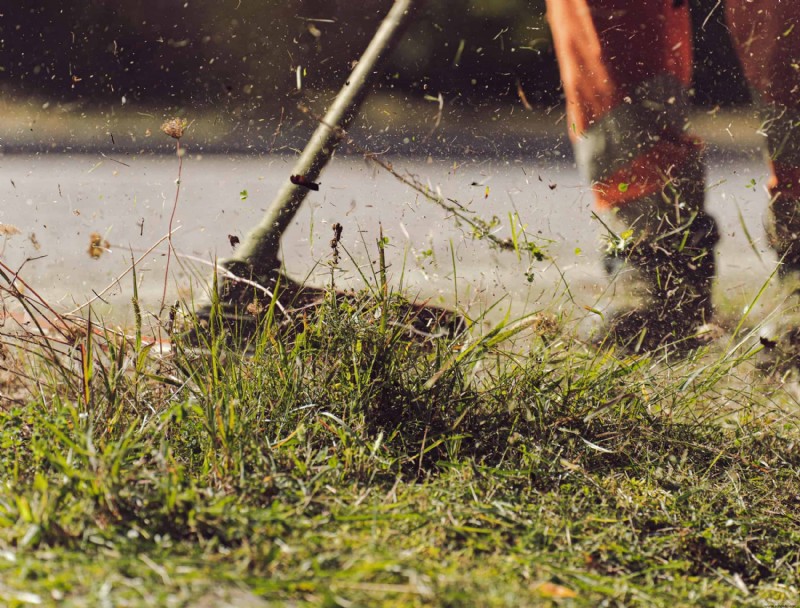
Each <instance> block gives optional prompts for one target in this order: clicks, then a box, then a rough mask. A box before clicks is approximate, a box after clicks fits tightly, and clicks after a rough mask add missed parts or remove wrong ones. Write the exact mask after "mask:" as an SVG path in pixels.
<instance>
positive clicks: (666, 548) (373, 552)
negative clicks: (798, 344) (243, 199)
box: [0, 284, 800, 606]
mask: <svg viewBox="0 0 800 608" xmlns="http://www.w3.org/2000/svg"><path fill="white" fill-rule="evenodd" d="M6 293H7V294H10V295H14V296H16V297H17V298H18V299H19V300H21V301H22V302H23V303H24V304H25V305H26V306H28V307H29V309H31V310H32V311H33V310H40V311H41V312H43V313H44V318H45V319H47V318H49V319H50V320H53V317H52V314H53V313H51V312H47V311H45V310H41V308H42V307H41V303H38V304H37V303H36V301H35V298H34V297H32V296H23V295H22V294H20V293H19V292H17V291H15V290H13V284H7V285H6ZM384 293H385V292H382V291H381V290H380V289H378V290H375V291H374V292H373V293H366V294H363V295H362V296H360V297H359V298H356V299H349V300H343V299H337V298H336V297H334V296H329V297H328V298H327V299H326V300H325V302H324V303H323V304H322V305H321V306H320V307H319V308H318V309H316V310H315V311H313V312H308V313H307V314H306V316H305V317H304V318H302V319H301V321H300V322H299V323H298V324H296V325H295V326H294V328H293V330H292V331H288V330H285V329H281V327H279V325H278V323H277V322H276V321H277V320H276V319H274V318H273V317H272V316H271V314H270V313H269V312H268V314H267V318H266V319H265V321H264V325H263V327H262V328H261V330H260V332H259V333H258V334H257V336H256V337H255V338H254V339H253V342H252V344H251V345H250V346H251V348H250V352H249V353H248V354H246V355H244V354H242V353H241V349H239V348H233V347H231V346H229V345H228V344H229V341H228V340H226V338H225V336H224V334H223V332H221V331H219V324H218V323H217V322H215V321H213V319H212V323H211V326H210V328H209V333H208V336H209V337H208V341H207V343H206V344H204V348H203V351H202V352H198V351H197V349H190V348H188V345H186V344H185V343H182V342H181V340H176V341H175V344H174V349H173V351H172V353H170V354H168V355H162V354H159V353H158V347H157V346H152V345H148V344H147V343H146V341H145V340H144V339H143V338H142V336H141V321H140V322H139V323H138V327H139V329H138V330H137V331H136V333H135V335H134V336H133V337H131V338H122V337H120V336H119V335H117V334H116V333H113V332H111V331H110V330H108V329H105V328H103V327H102V326H98V325H96V324H86V323H84V324H82V325H75V324H73V325H72V329H70V330H69V331H67V330H66V329H63V328H62V329H53V328H50V331H49V332H48V333H49V334H50V337H49V338H48V339H44V338H42V337H41V336H40V335H39V334H38V332H36V333H33V332H31V331H28V330H26V331H24V332H19V331H17V330H14V331H12V329H13V328H12V327H11V325H12V324H11V323H10V322H9V323H8V324H7V325H6V326H5V328H4V330H3V332H4V334H3V335H4V341H3V344H4V346H3V351H2V352H3V362H2V365H3V367H4V369H5V370H6V372H5V373H6V374H7V381H6V382H5V385H4V388H3V399H2V402H0V447H1V448H2V449H1V450H0V472H1V474H2V485H0V581H2V582H0V603H2V604H3V605H7V606H24V605H36V604H39V605H59V606H102V605H109V606H111V605H113V606H145V605H147V606H155V605H164V606H222V605H237V606H263V605H276V606H278V605H280V606H283V605H290V606H291V605H294V606H301V605H316V606H367V605H369V606H377V605H383V606H527V605H550V604H553V605H576V606H583V605H585V606H595V605H609V606H615V605H632V604H638V605H647V606H652V605H670V606H676V605H687V606H688V605H698V604H705V605H730V606H733V605H753V606H764V605H772V606H777V605H794V604H795V603H796V602H797V600H798V592H797V588H798V584H800V581H798V574H799V570H798V568H799V567H800V525H798V524H800V516H798V506H800V479H799V478H798V466H799V465H800V451H799V450H798V440H800V432H798V425H797V408H796V404H795V402H794V401H793V400H792V399H791V397H790V396H789V394H788V393H787V392H785V391H784V390H783V389H782V388H780V387H779V386H776V385H775V382H774V381H772V380H769V379H763V378H761V379H759V378H758V376H756V375H754V370H753V366H752V365H751V363H750V361H749V359H748V357H749V355H748V353H745V352H738V351H731V352H717V353H705V354H701V355H697V356H696V357H692V358H690V359H689V360H685V361H673V360H672V359H670V358H664V357H661V358H647V357H636V358H625V357H622V356H621V355H618V354H615V353H613V352H596V351H594V350H592V349H590V348H588V347H586V346H584V345H582V344H580V343H578V342H576V341H575V340H572V339H570V330H569V327H568V326H567V325H565V324H564V323H563V322H562V321H560V320H558V319H555V320H553V319H549V318H547V317H544V316H534V317H531V318H529V319H527V320H522V321H520V322H517V323H514V324H508V325H505V326H500V327H497V328H494V329H493V330H491V331H488V330H483V331H481V330H480V329H479V328H478V327H479V325H480V324H478V325H476V327H474V328H473V330H472V332H471V334H470V335H469V336H467V335H461V336H440V337H433V338H430V339H426V340H420V339H419V336H416V335H414V334H410V333H409V332H408V326H409V324H410V319H409V318H407V313H404V312H403V310H407V309H403V308H402V307H399V306H396V305H395V303H396V298H395V297H394V296H391V295H390V296H386V295H383V294H384ZM10 295H9V297H10ZM41 318H42V317H40V319H41ZM39 323H40V324H43V323H45V321H44V320H40V321H39ZM30 326H31V324H28V325H27V326H25V327H30ZM76 327H81V328H82V330H81V331H76V329H75V328H76ZM17 329H18V328H17ZM12 334H14V337H12ZM412 336H413V337H412ZM223 597H227V598H228V599H227V600H224V599H221V598H223ZM226 601H227V602H228V603H227V604H226V603H225V602H226Z"/></svg>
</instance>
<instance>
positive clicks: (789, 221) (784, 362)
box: [758, 196, 800, 375]
mask: <svg viewBox="0 0 800 608" xmlns="http://www.w3.org/2000/svg"><path fill="white" fill-rule="evenodd" d="M766 219H767V222H766V226H765V227H766V231H767V240H768V242H769V244H770V247H772V249H773V250H774V251H775V253H776V254H777V256H778V272H777V276H778V279H779V286H778V288H779V290H778V295H777V302H778V307H777V309H776V310H775V311H774V312H773V313H772V315H771V319H770V320H768V321H767V322H766V323H765V324H764V325H762V327H761V330H760V331H759V339H760V343H761V346H762V347H763V352H762V354H761V355H760V357H759V359H758V366H759V368H760V369H761V370H762V371H765V372H767V373H773V372H774V373H777V374H779V375H783V374H785V373H786V372H787V371H790V370H794V371H800V202H799V201H797V200H796V199H791V198H789V197H785V196H777V197H776V198H774V199H773V200H772V202H771V203H770V207H769V211H768V213H767V218H766Z"/></svg>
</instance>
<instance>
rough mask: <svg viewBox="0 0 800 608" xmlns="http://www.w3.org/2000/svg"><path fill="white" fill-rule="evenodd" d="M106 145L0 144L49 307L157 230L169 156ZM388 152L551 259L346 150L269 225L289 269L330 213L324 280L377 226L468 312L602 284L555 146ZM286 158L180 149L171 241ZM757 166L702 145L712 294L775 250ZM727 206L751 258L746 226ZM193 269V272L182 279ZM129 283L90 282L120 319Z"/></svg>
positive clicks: (415, 279) (196, 234)
mask: <svg viewBox="0 0 800 608" xmlns="http://www.w3.org/2000/svg"><path fill="white" fill-rule="evenodd" d="M120 160H122V161H124V162H125V165H123V164H119V163H118V162H114V160H111V159H110V158H108V157H104V156H103V155H101V154H96V155H66V154H50V155H5V156H3V157H0V197H1V199H0V200H2V206H0V222H2V223H4V224H12V225H14V226H17V227H18V228H19V229H20V230H21V231H22V233H21V234H19V235H16V236H13V237H10V238H8V239H6V241H5V242H4V243H3V249H2V260H3V261H4V263H6V264H8V265H9V266H11V267H13V268H19V267H20V266H22V265H23V262H24V261H25V260H26V258H32V257H38V256H44V257H40V258H39V259H35V260H32V261H29V262H27V263H25V264H24V267H23V268H22V273H21V274H22V276H23V277H24V278H25V279H26V280H27V281H28V282H29V283H30V284H31V285H33V286H34V287H35V288H37V289H38V290H40V291H41V292H42V293H43V294H44V295H46V297H47V298H48V299H49V300H51V301H52V302H54V303H55V304H56V305H57V306H58V307H60V308H61V309H62V310H69V309H71V308H73V307H74V306H75V304H76V303H82V302H84V301H85V300H86V299H87V298H89V297H91V296H92V292H93V291H97V292H99V291H100V290H102V289H104V288H105V287H106V286H107V285H109V284H111V283H112V282H113V280H114V278H115V277H116V276H118V275H119V274H120V273H122V272H123V271H124V269H125V268H126V266H127V265H128V264H129V262H130V257H131V252H133V255H135V256H137V257H138V256H139V255H141V254H142V253H143V252H144V251H145V250H146V249H147V248H148V247H150V246H151V245H152V244H153V243H155V242H156V241H157V240H158V239H159V238H161V237H162V236H164V235H165V234H166V232H167V225H168V221H169V215H170V212H171V210H172V205H173V200H174V196H175V179H176V175H177V160H176V158H175V157H170V156H158V155H153V156H150V155H143V156H127V157H124V158H122V159H120ZM394 166H395V167H396V168H399V169H401V170H403V171H408V172H410V173H412V174H414V175H416V176H417V177H418V179H420V180H421V181H422V182H424V183H428V184H430V186H431V187H432V188H434V189H440V190H441V192H442V194H444V195H445V196H446V197H449V198H453V199H456V200H458V201H459V202H460V203H461V204H463V205H465V206H466V207H468V208H469V209H470V210H472V211H474V212H475V213H476V214H478V215H480V216H482V217H484V218H490V217H491V216H493V215H496V216H497V217H498V218H499V220H500V221H501V224H502V228H501V229H500V234H501V235H504V236H505V235H507V234H508V228H507V227H508V223H509V222H508V214H509V213H512V212H514V210H517V211H518V212H519V215H520V217H521V219H522V222H523V223H525V224H527V226H528V232H529V233H530V234H531V236H532V237H533V238H535V239H540V240H541V243H542V244H543V245H546V248H547V251H548V253H549V254H550V255H551V257H552V260H553V262H554V263H552V262H551V263H538V264H536V265H535V266H534V267H533V269H532V270H533V276H534V280H533V282H532V283H529V282H528V281H527V280H526V273H527V272H529V268H528V263H527V261H526V260H525V259H523V260H522V261H519V260H517V258H516V256H515V255H514V254H508V253H499V252H497V251H493V250H492V249H491V248H490V247H489V245H488V244H486V243H483V242H475V241H473V240H472V239H471V238H470V235H469V233H468V231H467V230H466V228H464V229H461V228H459V227H458V226H457V225H456V223H455V221H454V220H453V219H450V218H447V217H446V216H445V215H444V214H443V212H441V211H440V210H439V209H437V208H435V207H434V206H432V205H431V203H429V202H427V201H425V200H423V199H422V198H421V197H419V196H418V195H416V193H415V192H413V191H411V190H410V189H408V188H407V187H406V186H404V185H402V184H400V183H399V182H397V181H396V180H395V179H394V178H393V177H392V176H391V175H389V174H387V173H385V172H383V171H380V170H377V171H376V170H375V169H374V168H372V167H370V166H367V165H366V164H365V163H364V161H363V160H361V159H358V158H353V157H350V158H346V157H339V158H337V159H336V160H335V161H334V162H333V164H332V165H331V166H330V167H329V168H328V170H327V171H326V172H325V174H324V175H323V177H322V188H321V189H320V191H319V192H318V193H311V195H310V197H309V199H308V201H307V203H306V204H305V205H304V208H303V209H302V210H301V212H300V213H299V214H298V216H297V218H296V221H295V222H294V224H293V225H292V228H291V230H290V231H289V233H288V234H287V235H286V236H285V238H284V240H283V244H282V248H283V251H282V257H283V260H284V261H285V264H286V267H287V269H288V271H289V273H290V274H291V275H293V276H295V277H303V276H305V275H308V274H309V273H310V275H311V276H310V280H311V281H312V282H313V283H316V284H324V283H325V282H326V281H328V280H329V270H328V269H327V267H321V266H319V264H320V263H323V264H324V263H325V262H326V261H327V260H329V254H330V250H329V246H328V243H329V240H330V236H331V228H330V226H331V224H332V223H333V222H340V223H342V224H343V225H344V238H343V243H344V245H345V246H346V249H347V251H348V252H349V253H350V254H352V256H353V260H352V261H345V262H344V263H343V267H344V268H345V269H346V270H347V271H346V272H343V273H341V276H340V277H339V278H338V281H339V282H340V284H343V283H344V282H345V281H348V282H349V283H350V284H351V285H356V286H357V285H359V284H360V283H361V279H360V276H359V273H358V272H357V269H356V267H357V266H359V267H361V269H362V271H365V269H367V268H368V265H369V258H370V257H371V258H372V259H374V258H375V257H376V252H377V250H376V247H375V239H376V237H377V233H378V227H379V225H382V226H383V230H384V232H385V234H386V235H387V236H388V237H389V239H390V243H391V245H392V247H391V248H390V250H389V261H390V263H391V276H392V280H393V281H394V283H395V284H399V282H400V280H401V278H402V280H403V283H404V284H405V285H406V286H407V287H409V288H410V289H411V291H412V292H415V293H419V294H421V295H422V296H424V297H435V298H437V299H441V300H442V301H444V302H447V303H450V304H453V303H454V302H455V301H456V299H458V303H459V305H461V306H470V307H472V310H473V311H476V310H478V309H480V308H481V307H485V306H487V305H488V304H490V303H493V302H496V301H497V300H499V299H501V298H505V299H504V303H503V304H502V306H501V307H500V308H502V309H503V310H505V307H506V306H507V305H506V302H508V303H512V304H513V307H514V311H515V313H516V312H521V311H522V310H535V309H537V308H542V307H550V306H561V305H566V306H573V304H569V303H566V298H565V296H564V293H563V291H564V289H563V286H559V285H560V281H561V278H560V277H561V274H560V273H563V275H564V277H566V279H567V281H568V283H569V285H570V287H571V291H572V294H573V296H574V300H575V304H577V307H578V308H579V309H580V308H581V307H583V306H592V305H594V303H595V301H596V299H597V297H598V295H599V294H600V292H601V289H600V285H602V284H603V277H602V273H601V269H600V265H599V264H598V262H597V257H596V255H595V251H596V249H597V247H598V242H599V241H598V233H599V226H598V225H597V222H595V221H593V220H592V219H591V214H590V211H591V197H590V194H589V192H588V189H587V188H586V186H585V184H584V182H583V180H582V179H581V178H580V176H579V175H578V174H577V172H576V171H575V170H574V168H573V167H572V166H571V165H570V164H569V161H568V160H564V161H561V162H559V161H558V160H557V157H556V159H553V158H550V159H548V160H547V161H545V162H542V163H537V162H535V161H534V162H523V161H505V162H499V161H492V160H478V161H475V160H463V161H461V160H458V161H454V160H452V159H447V160H431V161H429V162H420V161H418V160H403V159H394ZM290 169H291V159H290V158H288V157H282V156H274V157H262V158H256V157H240V156H233V157H231V156H195V155H192V154H189V155H187V156H186V157H185V160H184V168H183V180H182V184H181V194H180V200H179V202H178V208H177V215H176V225H177V226H179V227H180V229H179V230H178V232H176V234H175V236H174V245H175V247H176V249H177V251H178V252H180V253H181V254H185V255H189V256H194V257H195V258H199V259H201V260H211V259H213V258H214V257H217V256H218V257H225V256H226V255H228V254H229V253H230V251H231V245H230V243H229V238H228V235H238V236H240V237H241V236H242V235H243V234H244V233H245V232H246V231H247V229H248V227H249V226H250V225H252V224H253V223H255V222H256V221H257V220H258V218H259V217H260V215H261V213H262V210H263V208H264V207H265V206H266V205H267V203H268V202H269V200H270V199H271V198H272V196H273V193H274V192H275V191H276V189H277V187H278V185H279V184H280V183H281V181H282V180H285V179H288V176H289V173H290ZM766 179H767V168H766V165H765V164H764V163H763V162H762V161H761V160H760V158H757V157H754V158H748V157H742V156H741V155H740V156H738V157H736V158H733V157H729V158H727V159H726V158H725V157H724V156H720V155H716V156H715V157H713V162H712V163H711V167H710V175H709V184H710V186H711V187H710V191H709V197H708V200H709V207H710V210H711V212H712V213H713V214H714V215H716V216H717V217H718V218H719V219H720V221H721V225H722V229H723V234H724V237H723V240H722V242H721V244H720V252H721V255H720V259H721V273H720V274H721V278H720V282H719V283H720V285H719V287H720V289H719V298H720V301H723V300H725V301H732V302H734V303H735V305H736V306H740V305H743V303H744V302H746V301H747V299H748V298H749V297H750V296H751V295H752V293H753V292H754V291H755V290H756V289H757V288H758V285H759V284H760V283H761V282H762V281H763V280H765V279H766V277H767V276H768V275H769V272H770V264H773V263H774V258H773V257H772V256H771V255H770V254H769V252H768V251H767V250H766V248H765V243H764V234H763V229H762V222H761V215H762V213H763V210H764V208H765V206H766V202H767V194H766V192H765V190H764V184H765V182H766ZM473 183H477V184H480V185H472V184H473ZM487 188H488V190H487ZM740 212H741V214H742V217H743V218H744V222H745V224H746V226H747V229H748V231H749V232H750V234H751V236H752V238H753V239H754V241H755V243H756V245H757V248H758V249H760V250H761V256H762V257H763V262H762V261H760V260H759V257H758V256H757V255H756V253H755V252H754V250H753V248H751V246H750V244H749V243H748V239H747V238H746V237H745V234H744V233H745V230H743V226H742V222H741V220H740V217H739V213H740ZM92 232H97V233H100V234H101V235H102V236H103V238H104V239H106V240H108V242H109V243H110V245H111V251H109V252H107V253H105V254H103V255H102V256H101V257H100V258H99V259H92V258H90V256H89V254H88V251H87V250H88V247H89V239H90V234H91V233H92ZM165 251H166V247H165V246H164V245H162V246H161V247H159V248H158V249H157V251H155V252H153V253H152V254H150V255H148V256H146V257H145V259H144V260H143V262H142V264H141V266H140V268H139V278H140V280H141V287H140V289H141V294H142V299H143V300H144V307H145V308H146V309H149V310H155V309H157V306H158V302H159V301H160V296H161V289H162V285H163V281H164V260H165V258H164V252H165ZM453 256H454V257H455V260H456V269H457V272H455V273H454V271H453ZM315 265H316V266H315ZM555 266H557V269H556V268H555ZM172 268H173V269H174V272H173V273H172V274H171V276H170V279H169V283H168V286H169V298H168V299H170V300H174V299H175V297H176V296H177V295H179V294H180V295H186V293H187V291H188V289H189V287H190V286H191V285H192V284H193V279H192V277H191V276H190V274H191V273H189V274H187V272H186V270H185V269H181V268H180V267H178V266H176V265H175V264H174V263H173V265H172ZM192 268H194V271H195V272H198V273H199V274H200V275H203V274H204V273H205V272H206V271H205V269H204V268H203V267H202V265H199V264H193V265H192ZM559 271H560V272H559ZM365 272H366V271H365ZM366 274H367V275H369V272H366ZM198 284H199V283H198V282H197V281H196V280H195V281H194V285H195V288H197V285H198ZM130 296H131V278H130V275H128V276H126V277H125V278H124V279H122V281H121V282H120V284H119V285H116V286H114V288H113V289H111V290H110V291H109V292H107V293H106V294H105V295H104V299H105V300H106V301H107V302H108V303H109V306H101V307H100V308H101V310H102V311H103V312H104V314H106V315H111V316H113V317H115V318H117V319H118V320H122V321H123V322H124V321H125V320H126V319H129V318H130V312H129V306H128V302H129V299H130Z"/></svg>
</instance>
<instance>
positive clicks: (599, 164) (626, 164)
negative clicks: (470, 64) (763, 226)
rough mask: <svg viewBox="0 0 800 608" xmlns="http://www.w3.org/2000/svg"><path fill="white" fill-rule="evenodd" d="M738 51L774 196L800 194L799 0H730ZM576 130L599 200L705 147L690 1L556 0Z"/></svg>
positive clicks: (643, 187)
mask: <svg viewBox="0 0 800 608" xmlns="http://www.w3.org/2000/svg"><path fill="white" fill-rule="evenodd" d="M726 11H727V14H726V18H727V23H728V26H729V28H730V31H731V33H732V39H733V43H734V47H735V48H736V51H737V53H738V55H739V59H740V61H741V63H742V67H743V68H744V73H745V76H746V78H747V80H748V83H749V85H750V87H751V89H752V91H753V93H754V97H755V98H756V101H757V103H758V104H759V105H760V106H761V107H762V110H763V112H764V116H763V119H764V130H765V131H766V133H767V141H768V149H769V153H770V161H771V163H772V172H773V176H772V180H771V182H770V189H771V192H772V194H773V196H774V197H775V198H776V199H777V198H779V197H783V198H784V199H792V200H795V201H797V200H800V0H726ZM547 14H548V20H549V22H550V27H551V29H552V32H553V41H554V44H555V50H556V55H557V58H558V62H559V67H560V70H561V80H562V83H563V86H564V91H565V94H566V99H567V119H568V127H569V134H570V138H571V139H572V142H573V145H574V147H575V152H576V157H577V159H578V164H579V165H580V166H581V168H582V169H583V170H584V171H586V173H588V177H589V179H590V180H591V181H592V185H593V190H594V192H595V194H596V199H597V203H598V206H599V207H601V208H608V207H614V206H618V205H624V204H625V203H626V202H628V201H631V200H635V199H638V198H641V197H643V196H647V195H649V194H652V193H654V192H657V191H659V190H661V189H662V188H663V187H664V184H665V176H669V175H678V176H679V175H680V174H681V172H682V171H683V170H684V169H685V170H687V171H688V168H689V165H690V163H695V165H696V163H697V162H698V159H699V158H700V157H701V156H702V154H701V149H702V143H701V142H699V141H698V140H697V139H696V138H694V137H692V136H691V135H690V134H689V133H688V132H687V122H688V89H689V87H690V85H691V80H692V32H691V22H690V16H689V8H688V2H687V1H686V0H547Z"/></svg>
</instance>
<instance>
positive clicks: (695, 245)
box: [604, 158, 719, 352]
mask: <svg viewBox="0 0 800 608" xmlns="http://www.w3.org/2000/svg"><path fill="white" fill-rule="evenodd" d="M703 199H704V179H703V166H702V161H701V160H700V159H699V158H698V159H697V161H696V163H693V164H692V167H691V170H688V171H685V173H684V175H683V176H681V177H679V178H672V179H668V180H667V181H666V184H665V186H664V188H663V189H662V190H661V191H660V192H657V193H655V194H653V195H650V196H648V197H646V198H644V199H641V200H638V201H633V202H630V203H627V204H625V205H624V206H620V208H619V209H618V210H617V212H616V218H617V219H618V220H621V221H622V223H623V224H624V225H625V226H627V227H629V229H628V230H627V231H625V232H622V233H621V235H619V236H614V237H612V238H611V239H610V245H611V246H610V248H609V249H610V253H611V255H612V256H613V257H616V258H617V259H618V260H620V261H621V262H622V264H623V267H625V266H627V267H628V268H630V269H631V270H632V271H633V275H634V278H635V280H634V281H633V287H634V291H635V293H634V294H633V295H634V296H635V297H636V299H637V300H638V302H637V303H636V304H635V305H634V306H631V307H629V308H627V309H625V310H622V311H620V312H617V313H615V314H613V315H612V316H611V318H610V319H609V320H608V322H607V325H606V328H605V330H606V333H605V340H611V341H613V342H614V343H616V344H618V345H620V346H622V347H624V348H625V349H626V350H629V351H631V352H641V351H652V350H655V349H657V348H659V347H662V346H668V345H669V346H671V347H672V348H674V349H676V350H679V351H687V350H690V349H693V348H696V347H698V346H700V345H702V344H704V343H706V342H708V341H709V340H710V339H713V338H712V336H711V335H710V333H706V332H707V330H708V329H709V326H708V324H709V322H710V321H711V317H712V315H713V306H712V301H711V289H712V282H713V280H714V273H715V270H716V264H715V254H714V246H715V245H716V243H717V241H718V240H719V232H718V230H717V225H716V222H715V221H714V219H713V218H712V217H711V216H709V215H708V214H706V212H705V210H704V200H703ZM718 332H719V330H714V331H713V332H711V333H716V334H718ZM714 337H716V336H714ZM605 340H604V341H605Z"/></svg>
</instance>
